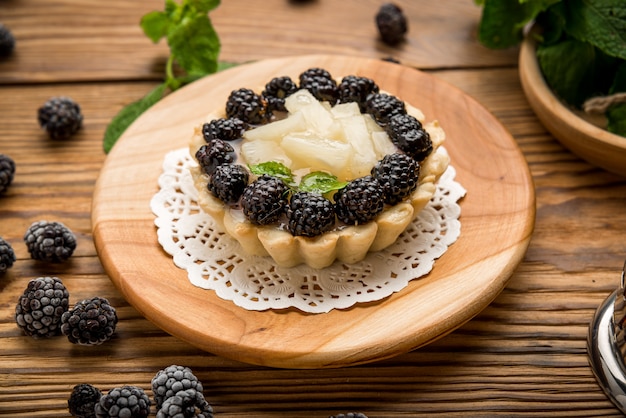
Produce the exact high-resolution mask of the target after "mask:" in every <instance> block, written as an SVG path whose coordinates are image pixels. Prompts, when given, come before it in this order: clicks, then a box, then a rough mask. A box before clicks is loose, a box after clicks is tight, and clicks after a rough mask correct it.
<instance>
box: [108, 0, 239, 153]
mask: <svg viewBox="0 0 626 418" xmlns="http://www.w3.org/2000/svg"><path fill="white" fill-rule="evenodd" d="M219 4H220V0H182V1H181V2H180V3H177V2H175V1H174V0H165V8H164V10H163V11H152V12H149V13H147V14H145V15H144V16H143V17H142V18H141V21H140V26H141V28H142V29H143V31H144V33H145V35H146V36H147V37H148V38H150V40H152V42H154V43H158V42H159V41H160V40H161V39H163V38H165V39H166V41H167V44H168V46H169V48H170V56H169V58H168V60H167V64H166V67H165V80H164V82H163V83H162V84H160V85H158V86H157V87H156V88H154V89H153V90H152V91H150V92H149V93H148V94H147V95H146V96H144V97H143V98H142V99H140V100H138V101H136V102H133V103H131V104H129V105H127V106H126V107H124V108H123V109H122V110H121V111H120V112H119V113H118V114H117V115H116V116H115V117H114V118H113V119H112V120H111V122H110V123H109V125H108V126H107V129H106V131H105V134H104V151H105V152H107V153H108V152H109V151H110V150H111V148H112V147H113V145H114V144H115V143H116V142H117V140H118V139H119V137H120V136H121V135H122V134H123V133H124V131H125V130H126V129H127V128H128V127H129V126H130V125H131V124H132V123H133V122H134V121H135V120H136V119H137V118H138V117H139V116H140V115H141V114H142V113H143V112H145V111H146V110H148V109H149V108H150V107H152V106H153V105H154V104H155V103H157V102H158V101H159V100H161V99H162V98H163V97H164V96H166V95H167V94H168V93H170V92H172V91H175V90H177V89H179V88H180V87H182V86H184V85H186V84H189V83H191V82H193V81H195V80H197V79H199V78H201V77H203V76H205V75H208V74H213V73H215V72H217V71H219V70H222V69H224V68H228V67H229V66H231V65H230V64H222V63H219V61H218V57H219V53H220V48H221V44H220V40H219V37H218V35H217V32H216V31H215V28H214V27H213V25H212V23H211V20H210V18H209V16H208V13H209V12H210V11H211V10H213V9H215V8H216V7H217V6H219ZM175 66H177V68H175ZM177 69H178V71H176V70H177Z"/></svg>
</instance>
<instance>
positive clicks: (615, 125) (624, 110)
mask: <svg viewBox="0 0 626 418" xmlns="http://www.w3.org/2000/svg"><path fill="white" fill-rule="evenodd" d="M606 117H607V119H608V125H607V130H608V131H609V132H613V133H614V134H616V135H621V136H626V103H622V104H620V105H617V106H612V107H611V108H610V109H609V110H608V111H607V112H606ZM625 139H626V138H625Z"/></svg>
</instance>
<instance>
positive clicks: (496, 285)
mask: <svg viewBox="0 0 626 418" xmlns="http://www.w3.org/2000/svg"><path fill="white" fill-rule="evenodd" d="M310 67H322V68H326V69H327V70H329V71H330V72H331V74H333V75H336V76H337V77H340V76H342V75H348V74H357V75H362V76H366V77H370V78H372V79H374V80H375V81H376V82H377V83H378V84H379V85H380V87H381V88H382V89H384V90H386V91H389V92H390V93H392V94H394V95H397V96H398V97H400V98H401V99H402V100H405V101H408V102H410V103H411V104H413V105H415V106H417V107H418V108H420V109H422V111H423V112H424V114H425V115H426V119H427V120H432V119H438V120H439V121H440V123H441V125H442V127H443V128H444V129H445V131H446V132H447V138H448V139H447V142H446V143H445V147H446V149H447V150H448V152H449V154H450V157H451V164H452V165H453V166H454V167H455V168H456V170H457V180H458V181H459V182H460V183H461V184H462V185H463V186H464V187H465V188H466V189H467V195H466V197H465V198H464V199H463V200H462V201H461V210H462V213H461V218H460V219H461V235H460V237H459V239H458V240H457V242H456V243H454V244H453V245H452V246H451V247H450V248H449V249H448V251H447V252H446V253H445V254H444V255H443V256H442V257H441V258H440V259H439V260H437V261H436V263H435V266H434V269H433V271H432V272H431V273H430V274H429V275H427V276H425V277H422V278H419V279H417V280H413V281H412V282H411V283H410V284H409V286H408V287H406V288H405V289H403V290H402V291H400V292H398V293H395V294H393V295H391V296H389V297H387V298H385V299H383V300H381V301H379V302H375V303H366V304H357V305H356V306H354V307H352V308H350V309H345V310H334V311H331V312H330V313H326V314H306V313H303V312H301V311H299V310H296V309H286V310H270V311H263V312H258V311H248V310H245V309H243V308H241V307H238V306H236V305H235V304H234V303H232V302H230V301H226V300H222V299H220V298H219V297H217V296H216V294H215V293H214V292H213V291H209V290H203V289H200V288H197V287H194V286H193V285H192V284H191V283H190V282H189V281H188V279H187V274H186V271H184V270H181V269H178V268H177V267H175V266H174V263H173V262H172V259H171V257H170V256H169V255H167V254H166V253H165V252H164V251H163V250H162V248H161V247H160V246H159V244H158V242H157V232H156V227H155V225H154V218H155V217H154V215H153V214H152V212H151V210H150V205H149V204H150V199H151V198H152V196H153V195H154V194H155V193H156V192H157V190H158V186H157V179H158V177H159V175H160V174H161V171H162V169H161V165H162V162H163V159H164V156H165V155H166V154H167V153H168V152H169V151H171V150H174V149H177V148H180V147H184V146H186V145H187V141H188V138H189V137H190V135H191V133H192V131H193V128H194V127H195V126H197V125H199V124H201V123H202V122H203V121H204V120H205V117H206V115H207V114H209V113H210V112H211V111H214V110H215V109H219V108H222V106H224V103H225V101H226V98H227V96H228V94H229V93H230V92H231V90H233V89H236V88H239V87H250V88H253V89H254V90H257V91H260V90H261V89H262V87H263V86H264V84H265V83H266V82H267V81H269V80H270V79H271V78H272V77H274V76H281V75H290V76H292V78H294V79H297V76H298V74H299V73H300V72H302V71H303V70H305V69H307V68H310ZM534 219H535V195H534V188H533V182H532V179H531V176H530V172H529V169H528V166H527V164H526V161H525V159H524V157H523V155H522V153H521V152H520V150H519V149H518V147H517V144H516V143H515V141H514V140H513V138H512V137H511V135H510V134H509V133H508V132H507V131H506V129H505V128H504V127H503V126H502V125H501V124H500V123H499V122H498V120H497V119H496V118H495V117H494V116H493V115H491V114H490V113H489V112H488V111H487V110H486V109H485V108H483V107H482V106H481V105H480V104H478V103H477V102H476V101H475V100H474V99H472V98H471V97H468V96H467V95H466V94H464V93H463V92H461V91H460V90H458V89H457V88H455V87H453V86H451V85H449V84H447V83H445V82H443V81H441V80H439V79H437V78H435V77H433V76H430V75H428V74H425V73H422V72H420V71H417V70H414V69H411V68H408V67H404V66H401V65H396V64H392V63H388V62H384V61H379V60H372V59H363V58H357V57H345V56H328V55H315V56H300V57H292V58H281V59H273V60H265V61H260V62H256V63H252V64H246V65H242V66H239V67H235V68H232V69H230V70H228V71H224V72H222V73H218V74H216V75H212V76H210V77H206V78H204V79H201V80H199V81H197V82H195V83H193V84H192V85H189V86H187V87H185V88H183V89H181V90H179V91H177V92H176V93H174V94H172V95H170V96H168V97H166V98H165V99H164V100H162V101H161V102H159V103H157V104H156V105H155V106H154V107H153V108H151V109H150V110H149V111H148V112H146V113H145V114H143V115H142V116H141V117H140V118H139V119H138V120H137V121H136V122H135V123H134V124H133V125H132V126H131V127H130V128H129V129H128V130H127V131H126V132H125V134H124V135H123V137H122V138H121V139H120V140H119V142H118V143H117V145H116V146H115V147H114V149H113V150H112V151H111V153H110V154H109V155H108V156H107V159H106V161H105V164H104V166H103V169H102V172H101V174H100V177H99V179H98V182H97V185H96V190H95V194H94V199H93V212H92V224H93V234H94V240H95V245H96V248H97V249H98V253H99V256H100V258H101V260H102V263H103V265H104V268H105V269H106V271H107V273H108V274H109V276H110V277H111V280H112V281H113V282H114V283H115V285H116V286H117V287H118V288H119V289H120V291H121V292H122V293H123V295H124V296H125V297H126V298H127V300H128V301H129V303H131V304H132V305H133V306H134V307H135V308H136V309H138V310H139V311H140V312H141V313H142V314H143V315H145V317H146V318H147V319H149V320H150V321H152V322H153V323H154V324H156V325H157V326H159V327H160V328H162V329H163V330H165V331H166V332H168V333H171V334H172V335H174V336H176V337H178V338H180V339H182V340H184V341H187V342H189V343H191V344H193V345H195V346H197V347H200V348H202V349H204V350H206V351H209V352H212V353H215V354H218V355H221V356H224V357H227V358H231V359H235V360H239V361H242V362H248V363H253V364H258V365H266V366H272V367H285V368H330V367H343V366H350V365H356V364H361V363H366V362H372V361H376V360H380V359H385V358H389V357H391V356H394V355H397V354H400V353H403V352H407V351H409V350H412V349H414V348H417V347H420V346H423V345H425V344H428V343H430V342H432V341H434V340H436V339H438V338H440V337H442V336H443V335H446V334H448V333H449V332H451V331H453V330H454V329H456V328H458V327H459V326H461V325H462V324H464V323H465V322H467V321H469V320H470V319H471V318H473V317H474V316H475V315H476V314H478V313H479V312H480V311H481V310H482V309H483V308H485V307H486V306H487V305H488V304H489V303H490V302H491V301H492V300H493V299H494V298H495V297H496V296H497V295H498V294H499V293H500V292H501V290H502V289H503V288H504V287H505V285H506V283H507V281H508V279H509V278H510V276H511V274H512V273H513V271H514V269H515V268H516V267H517V265H518V264H519V263H520V261H521V260H522V258H523V256H524V254H525V252H526V249H527V247H528V244H529V241H530V238H531V234H532V230H533V227H534Z"/></svg>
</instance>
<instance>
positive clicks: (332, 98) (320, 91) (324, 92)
mask: <svg viewBox="0 0 626 418" xmlns="http://www.w3.org/2000/svg"><path fill="white" fill-rule="evenodd" d="M298 78H299V81H300V88H301V89H307V90H308V91H309V92H310V93H311V94H312V95H313V96H314V97H315V98H316V99H317V100H319V101H324V102H328V103H330V104H331V105H334V104H335V103H337V100H338V99H339V89H338V88H337V82H336V81H335V79H333V77H332V76H331V75H330V73H329V72H328V71H326V70H324V69H323V68H309V69H308V70H306V71H304V72H302V73H301V74H300V76H299V77H298Z"/></svg>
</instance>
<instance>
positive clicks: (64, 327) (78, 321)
mask: <svg viewBox="0 0 626 418" xmlns="http://www.w3.org/2000/svg"><path fill="white" fill-rule="evenodd" d="M61 322H62V324H61V332H63V335H65V336H66V337H67V339H68V340H69V341H70V342H71V343H73V344H79V345H100V344H102V343H104V342H106V341H109V340H110V339H111V337H112V336H113V334H114V333H115V327H116V325H117V312H116V311H115V308H114V307H113V306H111V304H110V303H109V301H108V300H107V299H105V298H101V297H93V298H91V299H84V300H82V301H80V302H78V303H76V304H75V305H74V308H72V309H70V310H68V311H67V312H65V313H64V314H63V316H62V317H61Z"/></svg>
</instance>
